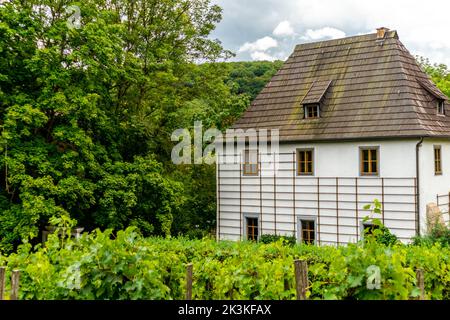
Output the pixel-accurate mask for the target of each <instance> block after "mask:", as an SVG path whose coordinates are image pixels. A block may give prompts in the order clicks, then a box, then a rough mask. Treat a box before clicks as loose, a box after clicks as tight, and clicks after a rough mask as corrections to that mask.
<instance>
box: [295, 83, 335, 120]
mask: <svg viewBox="0 0 450 320" xmlns="http://www.w3.org/2000/svg"><path fill="white" fill-rule="evenodd" d="M330 85H331V80H321V81H314V82H313V83H312V84H311V86H310V87H309V89H308V91H307V92H306V94H305V96H304V97H303V100H302V101H301V104H302V105H303V109H304V110H305V114H304V118H305V119H314V118H319V117H320V105H321V104H322V103H323V99H324V97H325V94H326V92H327V90H328V88H329V87H330Z"/></svg>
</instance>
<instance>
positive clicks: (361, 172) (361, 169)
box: [359, 146, 380, 177]
mask: <svg viewBox="0 0 450 320" xmlns="http://www.w3.org/2000/svg"><path fill="white" fill-rule="evenodd" d="M367 150H375V151H376V154H377V160H376V162H377V167H376V168H377V172H375V173H373V172H364V155H363V152H364V151H367ZM370 163H371V162H369V164H370ZM359 175H360V176H362V177H379V176H380V146H361V147H359Z"/></svg>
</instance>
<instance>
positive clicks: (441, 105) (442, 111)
mask: <svg viewBox="0 0 450 320" xmlns="http://www.w3.org/2000/svg"><path fill="white" fill-rule="evenodd" d="M437 114H439V115H445V103H444V100H438V104H437Z"/></svg>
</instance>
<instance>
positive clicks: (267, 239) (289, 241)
mask: <svg viewBox="0 0 450 320" xmlns="http://www.w3.org/2000/svg"><path fill="white" fill-rule="evenodd" d="M259 241H260V242H261V243H272V242H278V241H281V243H282V244H284V245H288V246H293V245H295V244H296V243H297V239H296V238H295V237H291V236H280V235H274V234H263V235H262V236H261V238H260V239H259Z"/></svg>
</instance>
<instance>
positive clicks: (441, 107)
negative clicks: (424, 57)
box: [417, 79, 447, 116]
mask: <svg viewBox="0 0 450 320" xmlns="http://www.w3.org/2000/svg"><path fill="white" fill-rule="evenodd" d="M417 81H418V82H419V84H420V85H421V86H422V88H424V89H425V90H426V91H427V92H428V93H429V94H431V95H432V96H433V97H434V98H435V99H436V100H435V101H436V114H437V115H439V116H445V100H447V96H446V95H445V94H443V93H442V92H441V91H440V90H439V89H438V88H437V87H436V86H435V85H434V84H433V83H432V82H431V81H430V80H428V81H427V80H424V79H417Z"/></svg>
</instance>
